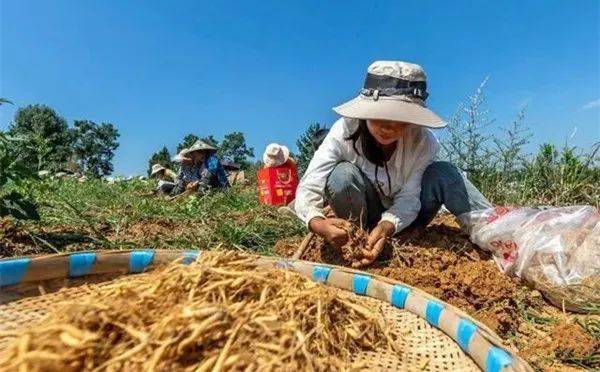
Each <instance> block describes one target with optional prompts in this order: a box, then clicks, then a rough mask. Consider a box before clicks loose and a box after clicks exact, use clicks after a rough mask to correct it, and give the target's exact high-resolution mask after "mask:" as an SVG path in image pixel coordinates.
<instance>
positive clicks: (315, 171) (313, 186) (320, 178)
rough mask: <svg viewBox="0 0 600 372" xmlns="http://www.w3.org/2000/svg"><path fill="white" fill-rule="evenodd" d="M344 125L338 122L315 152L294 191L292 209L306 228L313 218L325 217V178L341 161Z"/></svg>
mask: <svg viewBox="0 0 600 372" xmlns="http://www.w3.org/2000/svg"><path fill="white" fill-rule="evenodd" d="M343 126H344V124H343V122H341V121H338V122H337V123H336V124H334V125H333V127H332V128H331V131H330V132H329V134H328V135H327V137H326V138H325V140H324V141H323V143H322V144H321V146H320V147H319V148H318V149H317V151H316V152H315V154H314V156H313V158H312V160H311V161H310V164H309V165H308V168H307V170H306V172H305V173H304V176H303V177H302V179H301V180H300V184H299V185H298V189H297V190H296V201H295V204H294V209H295V212H296V214H297V216H298V217H299V218H300V219H301V220H302V221H304V223H305V224H306V225H307V226H308V223H309V222H310V220H312V219H313V218H315V217H323V218H324V217H325V215H324V213H323V208H324V199H325V186H326V183H327V177H329V174H330V173H331V171H332V170H333V168H334V167H335V166H336V164H338V163H339V162H340V161H342V160H343V159H342V148H343V146H345V144H344V143H342V141H344V128H343Z"/></svg>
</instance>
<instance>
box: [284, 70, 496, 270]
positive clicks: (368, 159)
mask: <svg viewBox="0 0 600 372" xmlns="http://www.w3.org/2000/svg"><path fill="white" fill-rule="evenodd" d="M428 95H429V93H428V92H427V83H426V76H425V72H424V71H423V69H422V68H421V67H420V66H418V65H415V64H411V63H406V62H398V61H379V62H375V63H373V64H372V65H371V66H369V69H368V72H367V77H366V80H365V85H364V88H363V89H362V90H361V93H360V95H359V96H358V97H356V98H354V99H353V100H351V101H349V102H347V103H345V104H343V105H341V106H338V107H336V108H334V111H336V112H337V113H338V114H340V115H341V116H342V118H341V119H339V120H338V121H337V122H336V123H335V124H334V125H333V126H332V128H331V130H330V132H329V134H328V135H327V137H326V138H325V140H324V142H323V144H322V145H321V146H320V147H319V149H318V150H317V151H316V153H315V155H314V157H313V159H312V161H311V162H310V165H309V166H308V169H307V171H306V172H305V174H304V176H303V178H302V180H301V181H300V185H299V186H298V190H297V194H296V202H295V211H296V214H297V215H298V216H299V217H300V218H301V219H302V220H303V221H304V222H305V223H306V224H307V226H308V227H309V229H310V230H311V231H313V232H314V233H316V234H318V235H320V236H322V237H323V238H324V239H325V240H327V241H328V242H330V243H331V244H333V245H334V246H337V247H341V246H342V245H344V244H345V243H346V242H347V240H348V236H347V233H346V231H345V230H344V229H342V228H341V226H342V225H343V224H344V222H345V221H344V220H353V221H354V222H356V223H360V224H361V225H362V227H363V228H365V229H368V230H370V234H369V239H368V247H367V249H366V250H365V251H363V256H364V257H363V258H362V260H361V261H358V262H356V263H354V265H355V266H364V265H368V264H370V263H372V262H373V261H374V260H375V259H376V258H377V256H378V255H379V254H380V253H381V251H382V250H383V248H384V245H385V243H386V241H387V240H388V239H389V238H390V237H392V236H394V235H396V234H399V233H401V232H402V231H405V230H407V229H414V228H418V227H424V226H426V225H427V224H428V223H429V222H430V221H431V220H432V219H433V218H434V216H435V215H436V214H437V212H438V211H439V209H440V208H441V206H442V205H445V206H446V208H447V209H448V210H449V211H450V212H452V213H453V214H454V215H456V216H458V215H460V214H462V213H465V212H470V211H473V210H479V209H485V208H489V207H490V203H489V202H488V200H487V199H486V198H485V197H484V196H483V195H482V194H481V193H480V192H479V191H478V190H477V189H476V188H475V187H474V186H473V185H472V184H471V183H470V182H469V181H468V180H467V179H466V178H465V177H463V176H462V174H461V173H460V172H459V171H458V169H457V168H456V167H455V166H453V165H452V164H450V163H447V162H442V161H435V159H436V155H437V152H438V147H439V144H438V141H437V140H436V138H435V137H434V135H433V132H432V131H431V129H429V128H442V127H444V126H446V123H444V122H443V121H442V119H440V118H439V117H438V116H437V115H436V114H435V113H433V112H432V111H431V110H429V109H428V108H427V107H426V105H425V101H426V99H427V96H428ZM326 205H329V207H330V208H331V210H332V211H333V213H334V214H335V216H336V217H334V218H332V217H327V216H326V214H325V213H324V207H325V206H326Z"/></svg>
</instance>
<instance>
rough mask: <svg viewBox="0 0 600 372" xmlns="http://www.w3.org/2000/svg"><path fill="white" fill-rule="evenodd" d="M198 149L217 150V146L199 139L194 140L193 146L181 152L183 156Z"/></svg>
mask: <svg viewBox="0 0 600 372" xmlns="http://www.w3.org/2000/svg"><path fill="white" fill-rule="evenodd" d="M196 151H217V148H216V147H214V146H213V145H211V144H208V143H206V142H204V141H202V140H198V141H196V142H194V144H193V145H192V146H190V147H188V148H187V149H183V150H181V152H180V154H181V155H182V156H185V155H189V154H191V153H192V152H196Z"/></svg>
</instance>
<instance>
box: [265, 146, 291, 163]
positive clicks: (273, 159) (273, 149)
mask: <svg viewBox="0 0 600 372" xmlns="http://www.w3.org/2000/svg"><path fill="white" fill-rule="evenodd" d="M289 158H290V149H288V148H287V146H284V145H280V144H278V143H271V144H269V145H268V146H267V148H266V150H265V152H264V154H263V163H265V166H267V167H277V166H279V165H282V164H285V162H286V161H288V159H289Z"/></svg>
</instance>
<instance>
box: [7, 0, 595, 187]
mask: <svg viewBox="0 0 600 372" xmlns="http://www.w3.org/2000/svg"><path fill="white" fill-rule="evenodd" d="M0 13H1V14H0V96H1V97H6V98H9V99H11V100H12V101H13V102H15V103H16V106H25V105H27V104H32V103H45V104H47V105H49V106H51V107H53V108H54V109H56V110H57V111H58V112H59V113H60V114H61V115H62V116H63V117H65V118H66V119H67V120H68V121H69V122H72V120H75V119H90V120H94V121H96V122H103V121H104V122H112V123H114V124H115V125H117V127H118V128H119V130H120V132H121V138H120V142H121V147H120V148H119V150H118V152H117V155H116V159H115V167H116V173H117V174H126V175H127V174H132V173H143V172H144V170H145V169H146V166H147V159H148V157H149V156H150V154H151V153H152V152H153V151H155V150H157V149H158V148H160V147H161V146H162V145H167V146H169V148H170V149H173V148H174V147H175V146H176V144H177V143H178V142H179V141H180V139H181V138H182V137H183V135H185V134H186V133H190V132H193V133H197V134H199V135H208V134H214V135H215V136H216V137H217V138H220V137H222V136H223V135H224V134H226V133H228V132H232V131H242V132H244V133H245V134H246V136H247V140H248V142H249V143H250V145H252V146H254V147H255V152H256V155H259V154H261V153H262V150H263V149H264V147H265V146H266V144H268V143H269V142H272V141H277V142H281V143H285V144H288V145H290V146H291V147H292V148H293V147H295V145H294V143H295V140H296V138H297V137H298V136H299V135H300V134H301V133H302V132H303V130H304V129H305V127H306V126H307V125H308V124H309V123H311V122H314V121H318V122H321V123H324V124H327V125H330V124H331V123H333V122H334V121H335V119H336V116H335V114H334V113H333V112H332V111H331V107H333V106H335V105H337V104H339V103H341V102H343V101H345V100H347V99H349V98H351V97H352V96H354V95H355V94H356V93H357V92H358V90H359V88H360V86H361V84H362V82H363V79H364V74H365V69H366V67H367V66H368V65H369V63H371V62H372V61H374V60H377V59H398V60H406V61H412V62H416V63H419V64H422V65H423V66H424V67H425V69H426V71H427V73H428V77H429V90H430V92H431V96H430V98H429V101H428V102H429V105H430V107H432V108H433V109H434V110H436V111H437V112H439V113H440V115H442V116H444V117H448V116H450V115H451V114H452V113H453V112H454V111H455V109H456V107H457V104H458V103H459V102H460V101H462V100H464V99H465V97H466V96H467V95H469V94H470V93H472V92H473V91H474V89H475V88H476V87H477V86H478V84H479V83H480V82H481V81H482V80H483V79H484V78H485V77H486V76H490V81H489V83H488V89H487V96H488V107H489V108H490V109H491V114H490V116H491V117H493V118H496V125H507V124H508V123H509V122H510V121H511V119H513V118H514V117H515V115H516V113H517V112H518V111H519V109H520V108H521V107H523V106H524V105H527V106H528V110H527V114H526V119H525V120H526V123H527V124H528V125H529V126H530V128H531V129H532V130H533V134H534V137H533V139H532V141H533V143H534V144H535V145H537V144H539V143H541V142H552V143H556V144H563V143H564V141H565V140H566V139H567V138H569V137H571V136H572V138H571V139H570V140H569V142H570V143H571V144H574V145H578V146H582V147H588V148H589V146H591V145H592V144H593V143H594V142H597V141H599V140H600V2H598V1H596V0H579V1H566V0H565V1H551V0H544V1H423V0H421V1H400V0H395V1H309V0H303V1H270V0H269V1H264V0H263V1H252V2H250V1H247V2H242V1H240V2H236V1H210V2H208V1H100V0H96V1H83V0H82V1H80V0H72V1H28V0H4V1H1V2H0ZM15 110H16V107H11V106H3V107H2V108H1V109H0V128H2V129H5V128H6V127H7V126H8V124H9V123H10V121H11V120H12V118H13V115H14V111H15ZM575 128H577V129H576V131H575ZM573 133H574V134H573ZM439 134H440V135H443V132H440V133H439ZM532 148H533V145H532Z"/></svg>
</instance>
